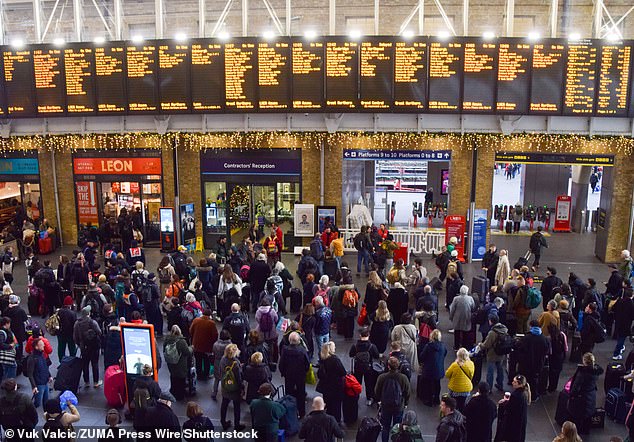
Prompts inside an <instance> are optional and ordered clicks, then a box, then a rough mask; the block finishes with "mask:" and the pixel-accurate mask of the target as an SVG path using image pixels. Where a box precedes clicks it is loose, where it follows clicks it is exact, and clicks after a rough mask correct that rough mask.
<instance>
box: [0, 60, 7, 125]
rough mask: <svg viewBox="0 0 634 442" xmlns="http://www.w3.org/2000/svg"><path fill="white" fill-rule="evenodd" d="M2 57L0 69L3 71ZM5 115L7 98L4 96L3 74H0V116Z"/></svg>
mask: <svg viewBox="0 0 634 442" xmlns="http://www.w3.org/2000/svg"><path fill="white" fill-rule="evenodd" d="M3 62H4V60H3V57H0V70H1V71H4V67H3V64H4V63H3ZM6 115H7V99H6V96H5V87H4V75H0V117H6Z"/></svg>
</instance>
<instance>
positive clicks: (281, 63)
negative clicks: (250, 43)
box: [258, 40, 291, 111]
mask: <svg viewBox="0 0 634 442" xmlns="http://www.w3.org/2000/svg"><path fill="white" fill-rule="evenodd" d="M258 95H259V97H258V98H259V99H258V105H259V108H260V109H262V110H276V111H285V110H288V109H290V108H291V44H290V42H289V41H288V40H283V41H276V42H260V43H258Z"/></svg>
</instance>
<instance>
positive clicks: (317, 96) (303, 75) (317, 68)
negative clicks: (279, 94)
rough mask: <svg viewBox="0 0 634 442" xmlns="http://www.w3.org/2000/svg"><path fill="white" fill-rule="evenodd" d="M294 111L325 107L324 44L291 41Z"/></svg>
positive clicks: (319, 42)
mask: <svg viewBox="0 0 634 442" xmlns="http://www.w3.org/2000/svg"><path fill="white" fill-rule="evenodd" d="M291 44H292V48H291V50H292V60H291V61H292V63H291V64H292V70H291V73H292V75H291V89H292V95H293V109H296V110H319V109H323V107H324V42H323V41H311V42H306V41H303V40H300V39H293V40H291Z"/></svg>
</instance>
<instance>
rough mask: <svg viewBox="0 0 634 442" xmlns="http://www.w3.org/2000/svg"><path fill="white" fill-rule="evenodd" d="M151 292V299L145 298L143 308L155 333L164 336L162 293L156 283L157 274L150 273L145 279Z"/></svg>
mask: <svg viewBox="0 0 634 442" xmlns="http://www.w3.org/2000/svg"><path fill="white" fill-rule="evenodd" d="M145 283H146V284H147V288H146V289H145V290H148V292H149V293H150V299H143V300H142V302H143V308H144V309H145V315H146V317H147V322H149V323H150V324H152V325H153V326H154V333H155V334H156V336H157V337H162V336H163V315H162V314H161V306H160V305H161V293H160V291H159V287H158V285H157V284H156V275H155V274H154V273H150V274H148V276H147V279H146V281H145Z"/></svg>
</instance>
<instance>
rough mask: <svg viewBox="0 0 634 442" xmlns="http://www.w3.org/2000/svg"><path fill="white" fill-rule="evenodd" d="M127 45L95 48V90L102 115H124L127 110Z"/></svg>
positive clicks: (116, 44)
mask: <svg viewBox="0 0 634 442" xmlns="http://www.w3.org/2000/svg"><path fill="white" fill-rule="evenodd" d="M125 83H126V70H125V43H124V42H113V43H109V44H106V45H103V46H97V47H95V86H96V87H95V90H96V97H97V111H98V112H99V113H100V114H122V113H124V112H125V111H126V109H127V104H128V100H127V98H126V88H125Z"/></svg>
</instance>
